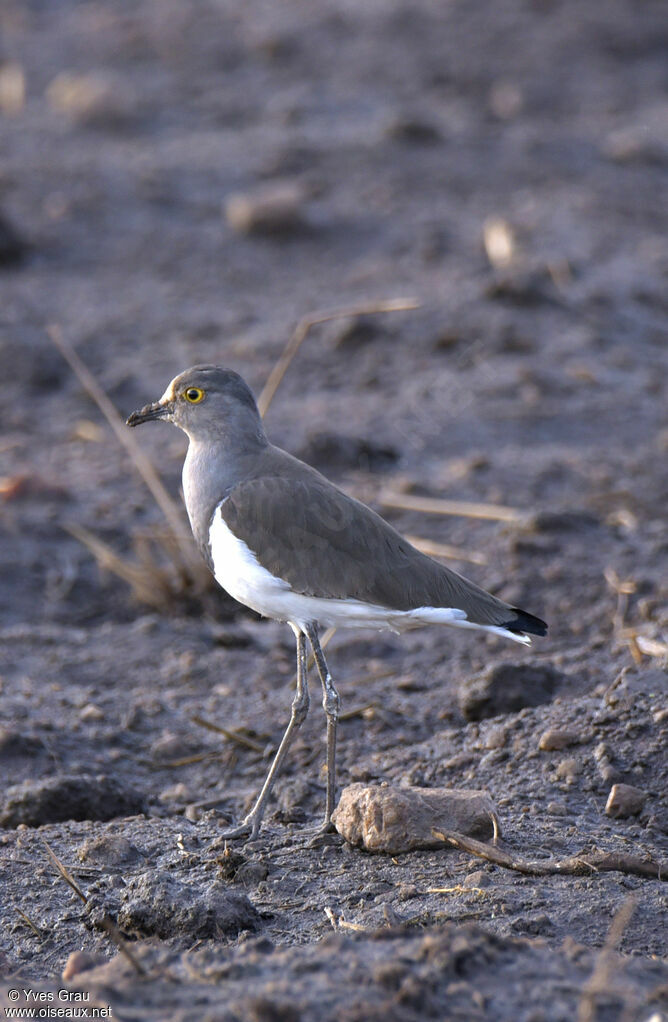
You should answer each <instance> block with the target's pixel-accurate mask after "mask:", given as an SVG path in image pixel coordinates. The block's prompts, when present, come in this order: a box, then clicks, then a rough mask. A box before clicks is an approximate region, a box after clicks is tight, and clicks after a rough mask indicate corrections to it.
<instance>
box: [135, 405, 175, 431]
mask: <svg viewBox="0 0 668 1022" xmlns="http://www.w3.org/2000/svg"><path fill="white" fill-rule="evenodd" d="M173 411H174V403H173V402H172V401H163V400H160V401H154V402H153V404H150V405H144V407H143V408H140V409H139V411H137V412H133V413H132V415H130V416H129V418H128V419H127V425H128V426H141V424H142V422H150V421H151V419H169V418H171V416H172V413H173Z"/></svg>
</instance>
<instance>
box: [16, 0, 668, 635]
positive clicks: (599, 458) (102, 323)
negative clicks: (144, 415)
mask: <svg viewBox="0 0 668 1022" xmlns="http://www.w3.org/2000/svg"><path fill="white" fill-rule="evenodd" d="M0 28H1V30H2V43H1V48H0V61H1V63H0V128H1V142H2V149H1V162H0V216H1V217H2V221H1V226H0V262H1V265H0V356H1V358H2V364H3V376H4V379H5V384H6V389H5V397H4V400H3V402H2V405H1V411H0V414H1V415H2V420H3V430H4V433H3V447H2V456H3V469H2V475H3V479H4V481H3V497H4V504H5V510H6V512H7V515H6V517H5V522H6V525H5V528H6V529H7V536H8V537H9V542H8V543H7V544H5V546H4V552H3V555H2V557H3V564H2V568H3V573H2V578H3V579H4V583H3V584H2V586H0V589H1V590H2V595H1V597H0V599H1V603H2V608H3V610H4V612H5V614H6V615H8V620H9V621H19V620H23V619H24V618H25V617H26V616H30V615H32V614H34V613H35V611H36V610H38V612H39V614H40V615H46V617H47V618H48V619H52V618H53V619H62V618H66V619H68V620H78V621H90V620H98V619H103V618H105V617H108V616H109V615H110V614H112V615H118V616H120V617H121V618H122V617H123V616H124V615H126V614H127V613H133V612H134V611H132V610H130V609H129V607H128V593H127V586H126V584H125V583H122V584H121V583H120V582H119V580H118V579H117V578H116V577H115V575H114V572H113V571H112V572H111V574H109V573H108V572H107V573H106V574H103V576H102V577H100V574H99V571H98V570H97V568H96V566H95V563H94V562H95V557H93V558H91V555H90V550H88V549H85V548H83V547H82V545H81V542H80V539H81V536H79V538H77V539H75V538H73V537H72V536H71V535H70V534H69V533H67V532H64V531H63V528H62V527H63V526H65V527H67V528H69V527H71V526H73V525H74V526H75V527H76V526H77V525H78V526H80V527H83V528H85V529H87V530H89V532H91V533H94V534H95V535H96V536H97V537H99V538H101V539H102V540H103V541H104V542H105V543H106V544H107V545H110V546H111V547H112V548H113V549H114V550H116V551H117V552H119V553H121V554H122V555H123V556H126V555H127V556H128V557H130V560H132V557H133V556H134V557H135V559H136V555H137V554H136V550H135V552H134V554H132V549H133V544H134V546H136V545H137V542H140V545H141V536H142V535H143V536H144V540H145V541H146V542H147V543H149V545H151V543H152V542H153V540H154V539H155V536H156V530H158V531H159V530H160V529H161V528H162V527H163V522H162V515H161V513H160V512H159V510H158V508H157V506H156V505H155V502H154V501H153V499H152V497H151V496H150V494H148V492H147V490H146V489H145V487H143V485H142V483H141V481H140V480H139V477H138V476H137V474H136V472H135V471H134V468H133V466H132V460H131V458H130V457H129V456H128V453H127V452H126V451H125V450H124V449H123V448H122V447H121V446H120V445H119V443H118V442H117V440H116V439H115V438H114V436H113V434H112V433H111V431H110V429H109V428H108V426H107V424H106V423H105V421H104V419H103V418H102V416H101V414H100V412H99V410H98V408H97V407H96V406H95V403H94V402H93V401H92V400H91V398H90V396H89V394H87V393H86V391H85V390H84V389H83V388H82V386H81V384H80V383H79V382H78V381H77V379H76V378H75V376H74V374H73V372H72V370H71V369H70V367H69V366H68V365H67V364H66V363H65V361H64V360H63V358H62V356H61V354H59V352H58V351H57V350H56V348H55V346H54V344H53V341H52V340H51V339H50V337H49V335H48V333H47V327H48V326H49V325H50V324H56V325H57V327H58V328H59V330H60V331H61V333H62V336H63V337H64V339H65V341H66V342H67V343H68V344H69V345H71V346H72V347H73V348H75V349H76V351H77V352H78V353H79V355H80V357H81V358H82V359H83V361H84V363H85V364H86V365H87V366H88V367H89V369H90V370H91V372H92V374H93V376H94V377H95V380H96V381H97V382H98V384H99V386H100V387H101V388H103V389H104V391H105V392H106V393H107V394H108V395H109V396H110V397H111V399H112V400H113V402H114V403H115V405H116V407H117V408H118V410H119V412H120V414H121V416H122V417H125V416H126V415H127V414H128V413H129V412H130V411H131V410H133V409H134V408H135V407H138V406H139V405H141V404H143V403H144V402H146V401H148V400H152V399H155V398H156V397H157V396H159V395H160V394H161V393H162V391H163V389H164V387H165V385H166V384H167V382H168V381H169V380H170V379H171V378H172V377H173V376H174V375H175V374H176V373H177V372H179V371H181V370H182V369H183V368H185V367H186V366H187V365H189V364H192V363H194V362H197V361H207V362H211V361H212V362H219V363H223V364H226V365H229V366H231V367H233V368H235V369H237V370H238V371H240V372H241V373H242V374H243V375H244V376H245V377H246V378H247V379H248V381H249V382H250V384H251V385H252V386H253V388H254V389H255V391H256V393H259V392H260V391H261V390H262V387H263V386H264V384H265V383H266V381H267V379H268V377H269V374H270V372H271V370H272V368H274V366H275V365H276V362H277V360H278V358H279V356H280V354H281V352H282V351H283V348H284V345H285V344H286V342H287V340H288V338H289V337H290V335H291V332H292V331H293V329H294V327H295V325H296V324H297V323H298V321H299V320H300V319H301V317H303V316H307V315H309V314H313V313H316V314H317V313H318V312H322V311H331V310H345V309H347V308H348V307H350V306H352V307H356V306H359V305H360V303H361V306H362V307H365V306H370V307H371V308H373V307H374V304H375V303H378V302H385V301H388V300H390V301H391V300H396V299H404V298H408V299H414V300H415V301H416V302H417V303H419V304H420V308H419V309H417V310H415V311H404V312H394V313H392V314H389V313H388V314H380V313H372V314H369V315H366V316H364V315H362V316H360V315H352V316H346V317H341V318H337V319H335V320H332V321H330V322H327V323H325V324H323V325H322V326H320V327H316V328H314V329H313V330H311V331H310V333H309V335H308V338H307V340H306V341H305V342H304V344H303V345H302V348H301V350H300V352H299V355H298V356H297V358H296V359H295V360H294V361H293V362H292V364H291V365H290V367H289V369H288V371H287V372H286V374H285V377H284V378H283V380H282V382H281V384H280V387H279V389H278V391H277V394H276V397H275V399H274V401H273V403H272V406H271V409H270V410H269V412H268V414H267V424H268V429H269V431H270V434H271V436H272V438H273V439H274V440H275V441H276V442H278V443H280V444H282V445H284V446H287V447H288V448H289V449H291V450H293V451H295V452H296V453H298V454H301V455H302V456H303V457H306V458H307V459H309V460H310V461H312V462H313V463H315V464H317V466H318V467H319V468H321V469H323V470H324V471H326V472H328V473H329V474H330V475H332V476H333V477H334V478H337V479H338V480H339V481H342V482H344V483H346V484H347V485H348V486H349V487H352V489H353V490H354V491H355V492H356V493H357V494H358V495H360V496H362V497H363V498H365V499H369V500H372V501H375V503H376V505H377V506H380V507H381V510H385V512H386V513H388V514H389V515H390V516H391V517H393V520H394V521H395V523H396V524H397V525H399V526H400V527H401V528H404V529H405V530H406V531H409V532H411V533H420V534H422V535H425V536H426V539H428V540H431V541H433V542H446V541H447V542H450V543H454V544H457V543H459V544H461V545H462V546H469V547H471V546H472V547H473V549H474V550H478V551H480V550H481V549H482V548H483V547H484V546H485V544H487V547H488V549H487V552H486V553H485V551H484V550H483V556H484V557H485V558H488V557H489V551H490V549H493V548H496V549H499V546H500V547H502V548H503V549H506V547H507V543H506V542H505V541H503V542H502V543H501V544H499V526H498V525H495V524H491V525H490V523H489V522H486V523H484V524H482V525H481V524H480V523H479V522H477V521H473V522H471V521H466V520H461V519H453V518H441V519H433V518H429V519H424V518H421V517H419V516H417V515H415V514H411V513H410V512H400V511H399V510H398V509H394V510H392V509H388V507H384V506H383V504H382V501H381V500H380V496H379V495H380V489H381V488H382V487H384V486H385V483H386V482H389V483H391V485H392V487H393V489H394V490H395V491H397V490H398V489H399V490H402V491H403V492H411V491H413V492H417V493H418V495H419V494H427V495H431V496H437V497H439V496H440V497H450V498H460V499H469V500H478V501H486V502H496V503H501V504H510V505H513V506H515V505H517V506H518V507H519V510H520V511H522V512H524V511H525V510H527V509H529V510H531V509H534V510H535V509H539V510H542V511H546V510H547V511H554V510H555V508H556V509H559V510H563V509H570V510H571V511H572V510H573V508H575V509H576V510H577V511H578V513H581V518H580V519H578V522H576V523H575V524H573V522H571V532H575V533H577V532H578V530H579V529H580V530H582V529H586V528H588V527H590V526H591V521H590V520H589V519H587V515H589V516H590V519H591V520H603V521H605V520H610V521H612V523H613V527H614V529H617V530H618V531H619V530H621V534H622V535H623V536H624V537H625V538H626V539H628V538H629V537H637V534H638V526H639V522H641V521H642V522H647V523H651V521H652V520H653V518H654V517H655V515H656V514H658V513H659V509H660V512H661V514H663V510H664V506H663V505H661V503H660V500H661V499H662V498H661V496H660V492H659V491H660V484H661V475H662V473H661V472H660V471H659V466H660V465H661V457H662V455H663V456H664V457H665V448H666V442H667V440H666V433H665V432H663V433H662V432H661V430H662V428H665V422H662V414H663V413H664V412H665V390H664V388H665V369H666V325H667V324H668V306H667V304H666V294H667V290H666V282H667V275H668V240H667V239H668V231H667V223H666V220H667V218H668V96H667V89H668V61H667V60H666V55H667V50H668V21H667V19H666V11H665V4H664V3H663V2H661V0H657V2H652V0H643V2H642V3H640V4H638V3H632V2H630V0H628V2H627V0H609V2H607V3H606V4H605V5H601V4H600V3H597V2H583V0H503V2H494V3H492V2H485V0H479V2H470V0H466V2H464V0H461V2H460V0H447V2H443V3H433V2H429V0H424V2H419V0H418V2H411V3H410V4H408V3H403V2H399V0H395V2H388V3H386V2H369V3H364V4H353V3H338V2H337V3H334V2H331V3H330V2H325V0H319V2H316V3H313V2H298V0H289V2H286V3H281V4H278V5H277V4H271V3H264V2H260V0H247V2H245V3H244V4H237V3H232V2H222V0H220V2H214V0H199V2H197V3H190V4H188V3H183V2H181V0H138V2H136V3H133V4H132V5H128V4H126V3H124V2H121V0H118V2H114V0H104V2H74V0H59V2H58V3H43V2H38V0H33V2H25V0H20V2H19V0H4V3H3V5H2V10H1V12H0ZM184 444H185V441H184V439H183V438H182V437H181V436H180V435H176V434H175V433H173V432H170V431H168V430H166V429H160V428H156V429H154V430H144V431H143V432H142V435H141V445H142V448H143V449H144V450H146V451H147V452H148V453H149V454H150V455H151V457H152V458H153V460H154V462H155V463H156V464H157V465H158V466H159V468H160V470H161V472H162V473H163V474H164V476H165V479H166V483H167V486H168V489H169V491H170V492H171V493H172V494H173V495H174V496H175V497H177V491H178V487H179V473H180V462H181V457H182V454H183V450H184ZM610 516H612V518H611V517H610ZM588 521H589V525H587V522H588ZM652 528H655V529H656V528H658V526H650V527H649V528H648V529H645V530H643V535H644V537H645V539H646V540H647V542H654V540H653V539H652V536H653V533H652ZM583 535H584V534H583ZM606 535H607V534H606ZM147 536H148V539H147V538H146V537H147ZM138 537H139V540H138ZM571 538H572V537H571ZM607 538H608V539H609V536H608V537H607ZM583 541H585V544H586V545H587V541H586V540H584V539H583ZM532 542H534V545H536V542H537V541H534V540H532ZM541 542H542V541H541ZM606 542H607V539H606ZM634 542H635V539H634ZM657 542H658V540H657ZM545 545H546V544H545V543H543V546H545ZM548 545H549V544H548ZM527 546H528V547H530V546H531V544H530V543H529V542H528V541H527ZM538 546H540V544H538ZM598 549H601V546H599V547H598ZM144 553H145V555H146V557H147V558H148V561H149V562H151V561H152V560H153V559H157V561H158V562H160V561H161V556H162V555H161V554H160V552H158V553H156V552H155V551H152V552H151V551H149V553H146V551H144ZM544 553H545V551H543V554H544ZM645 553H646V555H647V556H646V557H645V558H644V560H645V561H646V562H647V563H653V562H654V560H655V557H656V551H655V550H654V549H653V548H652V550H651V551H649V550H648V551H645ZM131 554H132V556H131ZM96 556H97V560H98V561H100V560H104V557H103V556H102V555H101V554H100V551H99V550H98V551H97V555H96ZM611 556H612V555H611ZM634 556H635V555H633V554H632V553H629V555H628V557H629V559H630V561H631V562H632V561H633V560H634ZM535 557H536V555H535V551H534V554H533V560H534V561H535ZM576 560H577V558H576ZM613 561H614V558H613ZM636 561H637V558H636ZM168 562H169V557H168V558H167V567H168V569H169V570H171V569H170V568H169V563H168ZM622 562H624V558H623V557H622ZM473 563H475V559H474V562H473ZM107 565H108V561H107ZM608 566H609V565H607V564H597V565H596V567H595V569H593V571H592V577H593V576H595V578H596V587H595V591H596V593H598V594H599V595H600V594H603V593H607V594H608V598H609V595H610V594H609V592H608V588H606V583H605V581H604V580H603V573H604V570H606V569H607V567H608ZM117 567H118V565H117ZM459 567H460V568H462V570H463V569H464V568H465V567H466V563H463V564H460V565H459ZM613 567H614V570H615V571H616V572H618V573H619V572H620V571H621V572H622V574H623V570H626V568H627V565H626V563H625V562H624V563H622V564H616V562H615V564H614V565H613ZM472 570H473V572H474V573H475V572H476V570H478V569H476V568H473V569H472ZM504 570H505V566H504V565H503V564H502V563H501V564H500V565H499V571H500V572H503V571H504ZM572 570H573V562H572V561H571V562H570V565H569V564H568V563H567V565H566V567H565V566H564V565H563V564H558V565H555V564H552V565H551V568H550V571H551V572H552V575H553V579H552V584H553V585H554V584H555V580H557V577H561V576H563V575H564V573H566V575H569V576H570V572H571V571H572ZM577 570H578V571H582V570H584V568H582V567H580V566H578V568H577ZM523 571H525V573H526V576H525V581H524V582H523V583H521V584H520V587H521V588H522V589H523V590H524V591H522V592H516V593H513V592H512V591H509V590H508V589H506V590H505V591H504V595H506V596H507V598H513V597H514V598H518V599H519V598H521V597H524V596H525V594H526V593H528V592H530V593H531V594H532V595H533V594H535V593H536V592H538V598H537V599H536V597H535V596H534V597H533V600H532V601H531V602H532V608H530V609H534V610H536V611H537V612H539V613H542V612H545V613H547V609H548V608H547V604H548V602H551V603H554V602H555V600H554V596H552V597H551V599H550V600H548V599H547V598H543V594H542V592H541V587H542V585H543V579H544V565H540V566H538V565H537V566H536V568H535V570H534V568H533V567H532V556H529V557H527V558H526V559H525V563H524V565H523ZM482 574H483V575H484V576H485V579H486V581H487V583H488V584H492V583H495V582H497V583H498V584H501V582H502V578H503V576H502V575H499V577H498V578H496V571H495V568H494V567H493V566H492V567H490V568H489V569H487V570H486V571H484V572H483V573H482ZM490 576H491V578H490ZM478 577H480V576H478ZM163 581H164V580H163ZM173 583H174V580H173V579H172V580H171V582H170V583H169V586H171V587H172V588H173V587H174V586H173ZM161 584H162V582H160V580H159V579H157V578H156V580H155V585H156V586H157V587H158V588H160V585H161ZM648 584H649V583H648ZM168 588H169V587H168ZM176 588H177V589H178V582H177V583H176ZM566 588H567V591H566V592H565V593H564V594H563V597H562V596H560V597H559V599H562V600H563V601H565V603H564V608H565V609H567V608H568V607H571V606H572V596H571V591H572V584H571V583H569V585H568V586H567V587H566ZM144 595H145V594H144ZM650 596H651V593H650ZM160 598H161V597H160ZM559 599H557V601H556V603H557V606H558V605H559ZM159 602H160V600H158V603H159ZM536 604H537V605H536ZM541 604H542V606H541ZM551 616H552V618H553V617H554V616H555V615H554V610H553V611H552V615H551ZM571 617H572V615H571ZM557 627H559V626H557Z"/></svg>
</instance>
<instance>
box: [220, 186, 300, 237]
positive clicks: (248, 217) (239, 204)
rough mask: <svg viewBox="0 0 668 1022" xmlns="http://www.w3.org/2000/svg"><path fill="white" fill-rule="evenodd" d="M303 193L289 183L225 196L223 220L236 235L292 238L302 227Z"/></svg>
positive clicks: (298, 187)
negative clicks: (290, 235)
mask: <svg viewBox="0 0 668 1022" xmlns="http://www.w3.org/2000/svg"><path fill="white" fill-rule="evenodd" d="M304 202H305V194H304V189H303V188H302V187H301V186H300V185H299V184H297V183H296V182H293V181H283V182H279V183H276V184H272V185H266V186H264V187H261V188H257V189H255V190H254V191H249V192H237V193H235V194H233V195H230V196H228V198H227V199H226V201H225V205H224V213H225V219H226V220H227V223H228V224H229V226H230V227H231V228H232V230H233V231H235V232H236V233H237V234H256V235H286V234H295V233H298V232H299V231H301V230H303V229H304V227H305V226H306V218H305V214H304Z"/></svg>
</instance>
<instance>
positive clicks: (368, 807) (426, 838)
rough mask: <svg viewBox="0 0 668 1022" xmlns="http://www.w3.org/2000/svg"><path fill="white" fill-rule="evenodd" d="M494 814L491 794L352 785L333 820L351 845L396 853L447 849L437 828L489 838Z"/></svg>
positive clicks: (444, 789) (367, 849)
mask: <svg viewBox="0 0 668 1022" xmlns="http://www.w3.org/2000/svg"><path fill="white" fill-rule="evenodd" d="M494 812H495V809H494V803H493V802H492V799H491V797H490V796H489V794H488V793H487V792H486V791H456V790H452V789H450V788H417V787H410V788H403V787H401V788H400V787H398V786H395V785H389V784H388V785H385V784H383V785H364V784H351V785H349V786H348V787H347V788H344V789H343V791H342V793H341V798H340V800H339V804H338V806H337V807H336V809H335V810H334V813H333V814H332V822H333V823H334V826H335V827H336V829H337V831H338V832H339V834H341V835H342V837H344V838H345V839H346V841H348V842H349V843H350V844H352V845H358V846H359V847H361V848H364V849H366V851H368V852H386V853H388V854H389V855H397V854H398V853H399V852H409V851H414V850H415V849H418V848H442V847H444V846H443V843H442V841H440V840H439V839H438V838H435V837H434V836H433V834H432V830H433V829H435V830H444V831H448V830H454V831H458V832H459V833H460V834H467V835H469V836H471V837H477V838H481V839H485V838H489V837H491V836H492V833H493V826H492V815H493V814H494Z"/></svg>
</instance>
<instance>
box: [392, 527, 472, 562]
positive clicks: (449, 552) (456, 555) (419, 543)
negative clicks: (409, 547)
mask: <svg viewBox="0 0 668 1022" xmlns="http://www.w3.org/2000/svg"><path fill="white" fill-rule="evenodd" d="M406 539H407V540H408V542H409V543H412V544H413V546H414V547H417V549H418V550H420V551H422V553H423V554H428V556H429V557H443V558H444V559H446V560H449V561H467V562H468V563H470V564H487V558H486V557H485V555H484V554H483V553H479V552H478V551H477V550H464V549H462V547H459V546H451V545H450V544H449V543H439V542H438V540H434V539H424V538H423V537H422V536H413V535H410V534H409V535H407V536H406Z"/></svg>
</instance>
